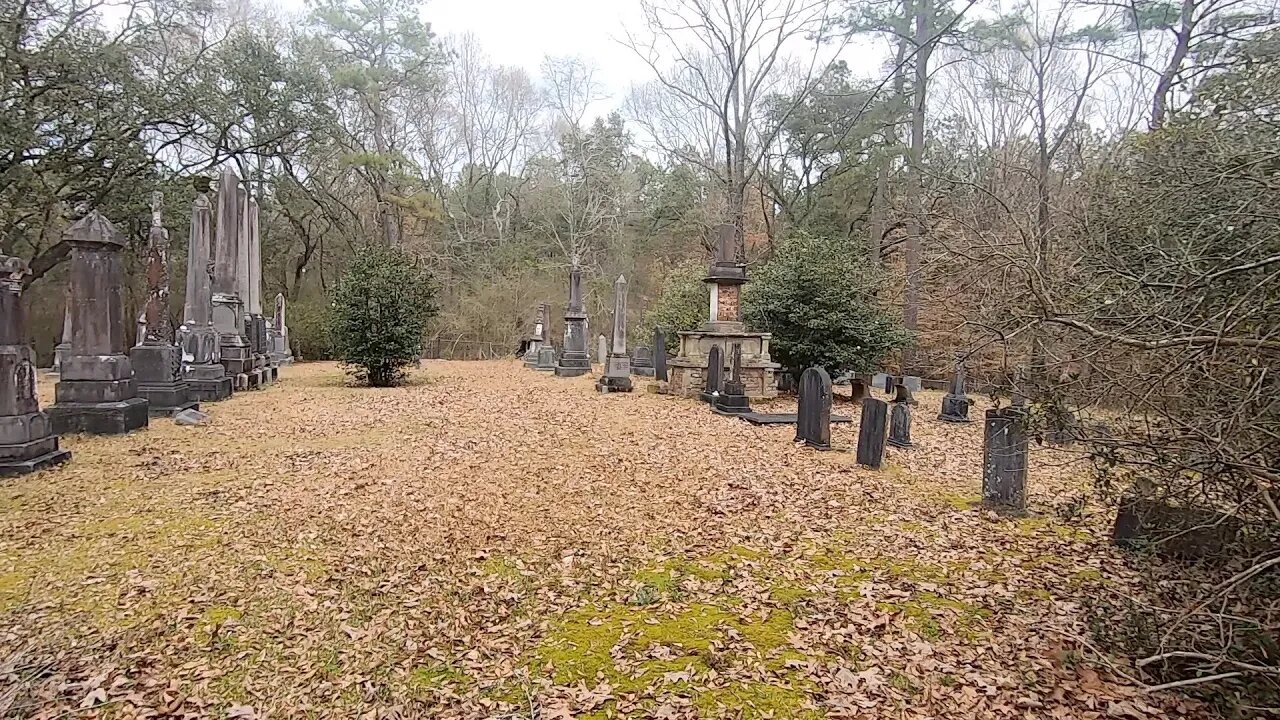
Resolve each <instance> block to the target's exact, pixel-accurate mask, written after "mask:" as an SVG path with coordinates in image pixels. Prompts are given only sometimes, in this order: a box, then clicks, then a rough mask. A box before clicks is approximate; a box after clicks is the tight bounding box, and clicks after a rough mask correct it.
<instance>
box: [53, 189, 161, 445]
mask: <svg viewBox="0 0 1280 720" xmlns="http://www.w3.org/2000/svg"><path fill="white" fill-rule="evenodd" d="M63 237H64V239H65V240H66V241H67V243H68V244H70V245H71V300H72V302H71V308H72V310H71V350H70V354H69V355H68V356H67V357H65V358H64V359H63V363H62V377H61V380H60V381H59V382H58V384H57V386H55V388H54V399H55V402H54V404H53V405H51V406H50V407H49V409H48V410H47V412H48V415H49V419H50V420H51V421H52V424H53V431H54V432H55V433H58V434H60V435H61V434H66V433H70V432H87V433H95V434H102V435H111V434H118V433H126V432H129V431H131V430H137V429H138V428H142V427H146V426H147V401H146V399H144V398H140V397H138V392H137V386H136V385H135V383H134V379H133V364H132V363H131V362H130V361H129V356H128V355H126V354H125V350H126V347H125V346H126V344H127V340H126V338H125V333H126V330H125V313H124V286H125V282H124V259H123V257H122V254H123V253H122V252H121V251H122V250H123V249H124V246H125V240H124V237H123V236H122V235H121V234H120V233H119V232H118V231H117V230H116V228H115V226H114V225H112V224H111V221H109V220H107V219H106V218H105V217H103V216H102V215H101V214H100V213H99V212H98V211H97V210H94V211H91V212H90V213H89V214H88V215H86V216H84V217H83V218H81V219H80V220H79V221H78V222H76V223H75V224H74V225H72V226H71V227H70V228H67V231H66V232H65V233H64V234H63Z"/></svg>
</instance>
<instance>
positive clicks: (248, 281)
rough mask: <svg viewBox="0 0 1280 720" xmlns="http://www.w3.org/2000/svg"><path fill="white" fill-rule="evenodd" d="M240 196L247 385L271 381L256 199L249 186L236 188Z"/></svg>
mask: <svg viewBox="0 0 1280 720" xmlns="http://www.w3.org/2000/svg"><path fill="white" fill-rule="evenodd" d="M238 196H239V198H240V245H241V248H242V251H241V252H242V254H241V256H240V258H241V260H243V261H244V265H243V266H242V267H241V269H240V298H241V299H242V300H243V301H244V326H245V338H246V339H247V340H248V341H249V352H250V357H251V358H252V361H253V362H252V367H251V368H250V369H249V371H248V375H249V387H250V388H255V387H262V386H264V385H269V384H270V383H271V381H272V377H273V376H272V369H271V368H270V367H269V366H268V364H267V332H266V330H267V328H266V320H265V319H264V318H263V317H262V257H261V248H260V246H259V242H258V241H259V239H260V238H259V237H258V201H257V200H255V199H254V197H253V195H252V193H250V192H249V189H248V187H247V185H246V187H242V188H240V189H239V191H238Z"/></svg>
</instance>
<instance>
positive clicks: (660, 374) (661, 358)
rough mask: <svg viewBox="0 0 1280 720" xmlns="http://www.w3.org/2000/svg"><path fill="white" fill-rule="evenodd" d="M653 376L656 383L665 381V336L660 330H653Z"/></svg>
mask: <svg viewBox="0 0 1280 720" xmlns="http://www.w3.org/2000/svg"><path fill="white" fill-rule="evenodd" d="M653 376H654V377H655V378H657V379H658V382H666V381H667V334H666V333H665V332H663V331H662V328H654V329H653Z"/></svg>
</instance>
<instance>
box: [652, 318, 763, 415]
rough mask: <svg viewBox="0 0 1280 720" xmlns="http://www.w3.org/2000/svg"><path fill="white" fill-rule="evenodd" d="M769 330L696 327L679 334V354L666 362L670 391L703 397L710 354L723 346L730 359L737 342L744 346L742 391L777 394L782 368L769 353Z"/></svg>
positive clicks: (754, 394)
mask: <svg viewBox="0 0 1280 720" xmlns="http://www.w3.org/2000/svg"><path fill="white" fill-rule="evenodd" d="M738 325H739V326H740V324H738ZM769 338H770V335H769V334H768V333H753V332H746V331H743V330H736V329H733V330H713V329H704V330H695V331H688V332H682V333H680V355H679V356H678V357H675V358H672V359H671V360H668V361H667V390H668V392H669V393H670V394H672V395H679V396H681V397H687V398H697V397H700V396H701V395H702V394H703V393H704V392H706V391H707V377H706V374H707V356H708V354H709V353H710V352H711V348H712V347H716V346H719V347H720V357H721V358H724V359H725V360H727V359H728V358H729V353H730V352H731V351H732V348H733V346H734V344H735V343H740V344H741V345H742V386H743V394H744V395H745V396H746V397H748V398H750V399H752V400H766V399H769V398H775V397H777V396H778V384H777V378H776V373H777V371H778V370H779V369H780V368H781V367H782V366H781V365H779V364H777V363H775V362H773V358H771V357H770V356H769Z"/></svg>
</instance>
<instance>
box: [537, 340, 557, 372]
mask: <svg viewBox="0 0 1280 720" xmlns="http://www.w3.org/2000/svg"><path fill="white" fill-rule="evenodd" d="M533 369H534V370H541V371H542V372H552V371H554V370H555V369H556V349H555V348H554V347H552V346H551V345H550V344H547V345H543V346H542V347H540V348H538V364H536V365H534V366H533Z"/></svg>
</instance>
